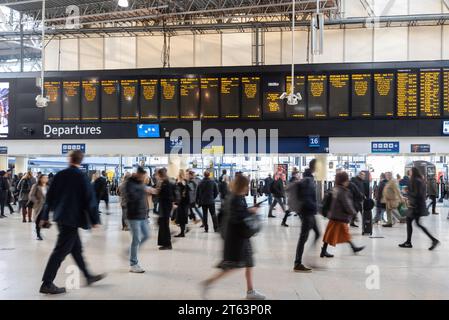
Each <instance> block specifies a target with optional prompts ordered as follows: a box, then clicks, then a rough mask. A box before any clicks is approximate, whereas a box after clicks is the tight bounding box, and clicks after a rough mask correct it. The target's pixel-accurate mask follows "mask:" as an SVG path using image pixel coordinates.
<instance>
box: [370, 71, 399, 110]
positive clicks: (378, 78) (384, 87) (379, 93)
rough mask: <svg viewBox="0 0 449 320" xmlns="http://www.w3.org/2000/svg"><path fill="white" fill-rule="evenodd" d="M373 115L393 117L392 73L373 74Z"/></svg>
mask: <svg viewBox="0 0 449 320" xmlns="http://www.w3.org/2000/svg"><path fill="white" fill-rule="evenodd" d="M374 115H375V116H376V117H393V116H394V73H375V74H374Z"/></svg>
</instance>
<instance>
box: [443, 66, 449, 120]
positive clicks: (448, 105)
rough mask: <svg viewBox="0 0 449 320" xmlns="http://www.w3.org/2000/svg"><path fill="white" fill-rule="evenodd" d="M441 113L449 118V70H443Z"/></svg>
mask: <svg viewBox="0 0 449 320" xmlns="http://www.w3.org/2000/svg"><path fill="white" fill-rule="evenodd" d="M443 112H444V116H445V117H449V69H444V70H443Z"/></svg>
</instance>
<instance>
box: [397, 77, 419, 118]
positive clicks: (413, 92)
mask: <svg viewBox="0 0 449 320" xmlns="http://www.w3.org/2000/svg"><path fill="white" fill-rule="evenodd" d="M396 88H397V89H396V94H397V108H398V110H397V112H398V117H400V118H402V117H416V116H418V74H417V73H416V72H412V71H411V70H400V71H398V73H397V75H396Z"/></svg>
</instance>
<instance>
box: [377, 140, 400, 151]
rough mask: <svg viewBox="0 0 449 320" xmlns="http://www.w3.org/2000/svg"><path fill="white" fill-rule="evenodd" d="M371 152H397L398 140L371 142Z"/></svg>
mask: <svg viewBox="0 0 449 320" xmlns="http://www.w3.org/2000/svg"><path fill="white" fill-rule="evenodd" d="M371 153H399V141H375V142H371Z"/></svg>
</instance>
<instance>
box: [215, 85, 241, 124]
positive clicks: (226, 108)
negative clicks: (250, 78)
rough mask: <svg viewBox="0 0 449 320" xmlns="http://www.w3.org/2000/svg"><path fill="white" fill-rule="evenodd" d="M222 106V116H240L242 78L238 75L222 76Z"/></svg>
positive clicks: (232, 117) (227, 117)
mask: <svg viewBox="0 0 449 320" xmlns="http://www.w3.org/2000/svg"><path fill="white" fill-rule="evenodd" d="M220 107H221V117H222V118H224V119H237V118H239V117H240V79H239V78H238V77H230V78H221V81H220Z"/></svg>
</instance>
